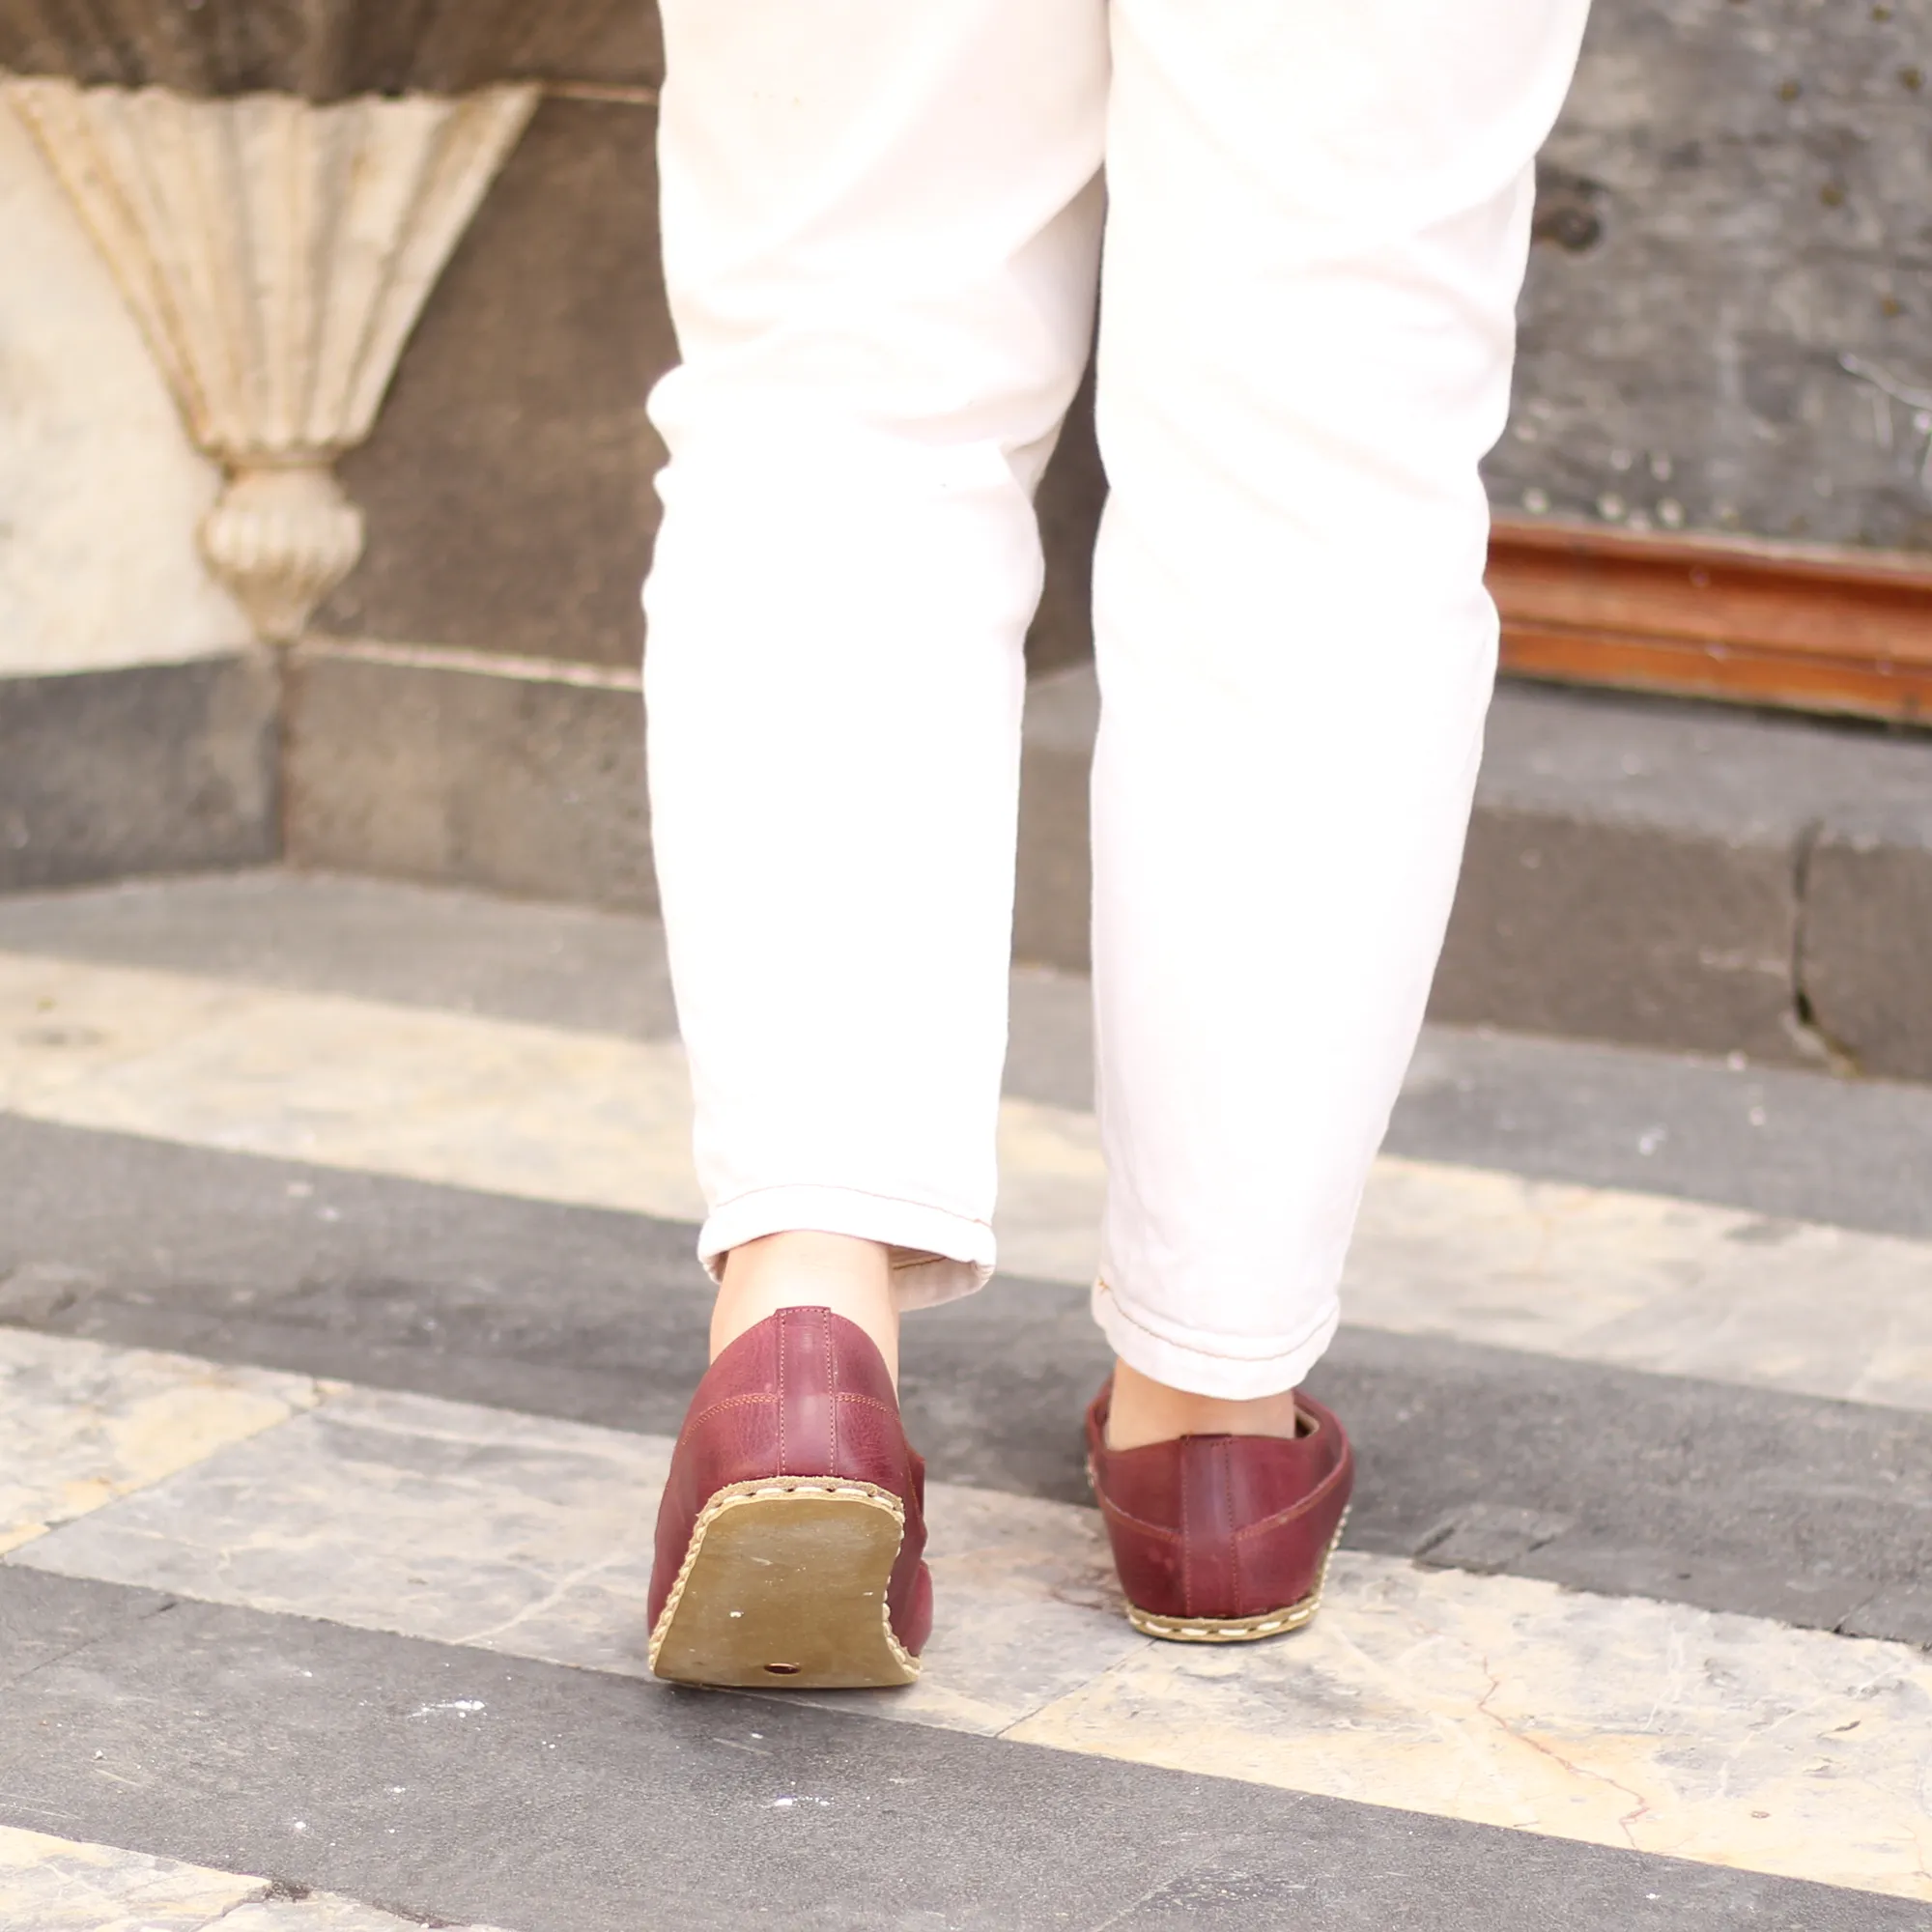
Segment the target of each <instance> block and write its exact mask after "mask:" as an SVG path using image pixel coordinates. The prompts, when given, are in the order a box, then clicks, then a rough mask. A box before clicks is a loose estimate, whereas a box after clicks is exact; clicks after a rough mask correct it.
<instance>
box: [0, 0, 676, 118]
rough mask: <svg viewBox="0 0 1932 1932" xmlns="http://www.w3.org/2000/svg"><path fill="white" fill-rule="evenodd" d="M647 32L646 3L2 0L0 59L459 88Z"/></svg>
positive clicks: (315, 94) (587, 55)
mask: <svg viewBox="0 0 1932 1932" xmlns="http://www.w3.org/2000/svg"><path fill="white" fill-rule="evenodd" d="M652 39H653V22H652V19H651V16H650V14H649V13H648V11H647V0H0V68H7V69H9V70H11V71H14V72H15V73H28V74H48V75H54V76H58V77H61V78H65V79H68V80H76V81H80V82H81V83H83V84H84V85H91V86H115V87H167V88H172V89H173V90H174V91H175V92H176V93H178V94H188V95H234V94H252V93H277V94H295V95H299V96H301V97H302V98H303V99H308V100H313V101H328V100H339V99H347V98H348V97H350V96H352V95H357V94H410V93H429V94H448V95H457V94H468V93H471V92H473V91H474V90H475V89H477V88H480V87H486V86H492V85H495V84H496V83H497V82H499V81H505V80H534V79H542V78H546V77H553V76H559V75H571V76H575V75H580V74H582V73H583V72H585V71H597V70H598V69H599V68H601V67H602V65H603V63H602V62H601V61H600V60H599V58H598V57H599V55H600V54H608V53H609V52H611V50H612V49H621V50H622V53H623V55H624V56H625V57H626V58H625V60H624V64H625V66H626V67H632V68H634V66H635V61H636V58H637V56H638V55H639V53H640V52H641V53H644V55H645V58H646V59H648V58H649V55H648V51H647V49H648V45H649V43H650V42H651V40H652ZM633 77H636V76H635V74H634V75H633ZM646 77H651V78H654V77H655V76H654V75H651V76H646Z"/></svg>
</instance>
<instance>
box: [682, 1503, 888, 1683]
mask: <svg viewBox="0 0 1932 1932" xmlns="http://www.w3.org/2000/svg"><path fill="white" fill-rule="evenodd" d="M904 1535H905V1506H904V1505H903V1504H902V1503H901V1502H900V1501H899V1499H898V1497H897V1496H895V1495H894V1494H893V1493H892V1492H891V1491H890V1490H881V1489H876V1488H874V1487H873V1486H872V1485H871V1484H870V1483H843V1482H835V1481H830V1480H827V1479H824V1478H820V1479H817V1480H813V1479H811V1478H791V1477H777V1478H774V1479H772V1480H771V1481H768V1482H760V1483H736V1484H733V1485H732V1486H731V1488H729V1489H726V1490H720V1491H719V1492H718V1493H717V1494H716V1495H715V1496H713V1497H712V1498H711V1500H710V1501H709V1502H708V1503H707V1504H706V1505H705V1506H704V1511H703V1514H702V1515H700V1516H699V1517H698V1519H697V1522H696V1525H695V1527H694V1528H693V1530H692V1534H691V1547H690V1548H689V1549H687V1550H686V1552H685V1557H684V1566H683V1568H682V1569H681V1570H680V1571H679V1572H678V1577H677V1582H676V1584H675V1585H674V1586H673V1587H672V1590H671V1593H670V1597H669V1599H668V1601H667V1603H666V1604H665V1606H664V1612H663V1614H662V1615H661V1616H660V1617H659V1618H658V1622H657V1628H656V1629H655V1630H654V1631H653V1632H652V1633H651V1654H650V1662H651V1668H652V1670H653V1671H655V1672H656V1673H657V1675H658V1676H660V1677H668V1678H669V1679H671V1680H672V1681H673V1682H674V1683H678V1684H710V1685H717V1686H721V1687H727V1688H730V1689H734V1690H746V1689H750V1688H753V1687H756V1688H758V1689H760V1690H864V1689H871V1688H876V1687H879V1686H882V1685H894V1684H910V1683H912V1682H913V1681H914V1680H915V1679H916V1678H917V1677H918V1676H919V1660H918V1659H917V1658H916V1657H914V1656H912V1655H911V1654H910V1653H909V1652H908V1651H907V1650H906V1648H905V1646H904V1645H903V1644H901V1643H900V1642H899V1640H898V1639H897V1637H895V1635H894V1634H893V1630H892V1624H891V1621H890V1618H889V1615H888V1612H887V1607H886V1585H887V1583H888V1581H889V1580H890V1579H891V1577H892V1574H893V1565H894V1564H895V1562H896V1561H897V1560H898V1553H899V1545H900V1543H901V1541H902V1540H903V1538H904Z"/></svg>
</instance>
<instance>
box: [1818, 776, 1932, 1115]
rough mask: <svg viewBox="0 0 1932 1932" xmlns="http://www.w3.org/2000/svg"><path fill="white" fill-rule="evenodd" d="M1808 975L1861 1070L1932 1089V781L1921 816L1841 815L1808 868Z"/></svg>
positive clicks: (1835, 1037) (1876, 810) (1832, 1032)
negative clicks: (1924, 1083)
mask: <svg viewBox="0 0 1932 1932" xmlns="http://www.w3.org/2000/svg"><path fill="white" fill-rule="evenodd" d="M1804 883H1805V890H1804V935H1803V943H1802V945H1801V948H1800V970H1801V973H1802V975H1803V983H1804V993H1805V997H1806V999H1807V1001H1808V1003H1809V1009H1810V1013H1811V1016H1812V1018H1813V1019H1814V1020H1815V1022H1816V1024H1817V1026H1818V1028H1819V1030H1820V1031H1821V1032H1822V1033H1824V1034H1825V1035H1826V1036H1827V1037H1829V1038H1830V1039H1831V1040H1832V1041H1833V1043H1834V1044H1835V1045H1837V1046H1838V1047H1839V1048H1840V1049H1841V1050H1842V1051H1843V1052H1844V1054H1845V1055H1846V1056H1847V1057H1848V1058H1849V1059H1850V1060H1851V1061H1853V1062H1854V1064H1856V1065H1860V1066H1864V1067H1870V1068H1874V1069H1882V1070H1884V1071H1886V1072H1888V1073H1891V1074H1894V1075H1900V1076H1903V1077H1905V1078H1908V1079H1915V1080H1932V773H1928V775H1927V779H1926V782H1925V784H1924V785H1923V787H1922V788H1921V790H1920V793H1919V796H1918V801H1917V803H1916V807H1910V806H1907V805H1905V804H1903V803H1900V804H1899V805H1898V806H1896V807H1895V808H1893V809H1891V810H1885V809H1883V808H1882V807H1877V806H1874V807H1870V808H1866V809H1865V810H1861V811H1856V812H1851V811H1848V812H1844V813H1840V814H1836V815H1834V816H1833V819H1832V820H1831V821H1830V822H1829V823H1827V824H1826V825H1825V826H1824V827H1823V828H1822V829H1821V831H1820V832H1819V835H1818V838H1817V839H1816V841H1815V842H1814V843H1813V844H1812V846H1811V847H1810V850H1809V853H1808V855H1807V860H1806V865H1805V869H1804Z"/></svg>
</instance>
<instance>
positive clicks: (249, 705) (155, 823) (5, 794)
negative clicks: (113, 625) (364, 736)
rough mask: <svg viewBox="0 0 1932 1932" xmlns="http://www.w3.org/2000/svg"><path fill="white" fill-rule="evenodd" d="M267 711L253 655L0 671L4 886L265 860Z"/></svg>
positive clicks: (269, 778)
mask: <svg viewBox="0 0 1932 1932" xmlns="http://www.w3.org/2000/svg"><path fill="white" fill-rule="evenodd" d="M276 712H277V691H276V675H275V668H274V666H273V664H272V663H271V662H270V660H269V659H268V658H266V657H264V656H261V655H258V654H256V653H254V652H252V651H250V652H242V653H235V654H229V655H224V656H216V657H206V658H195V659H191V660H189V661H187V662H185V663H182V664H154V665H129V666H124V667H120V668H114V669H107V670H75V671H65V672H57V673H50V674H45V675H36V676H14V677H0V893H4V892H18V891H22V890H27V889H32V888H35V887H45V886H70V885H78V884H82V883H84V882H87V881H90V880H96V879H109V878H119V877H123V876H126V875H128V874H130V873H152V872H179V871H192V870H196V869H198V868H201V867H217V866H257V865H261V864H262V863H264V862H265V861H267V860H270V859H273V858H274V857H275V856H276V855H277V851H278V848H279V843H280V834H279V829H278V826H277V823H276V808H277V798H276V789H277V787H276V762H277V755H276V738H277V729H278V727H277V723H276Z"/></svg>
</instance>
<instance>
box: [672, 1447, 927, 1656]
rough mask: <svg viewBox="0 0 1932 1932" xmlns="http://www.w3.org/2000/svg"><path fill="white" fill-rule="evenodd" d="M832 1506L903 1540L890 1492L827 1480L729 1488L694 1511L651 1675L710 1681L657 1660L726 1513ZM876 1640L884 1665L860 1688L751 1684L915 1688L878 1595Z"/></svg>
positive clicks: (901, 1516)
mask: <svg viewBox="0 0 1932 1932" xmlns="http://www.w3.org/2000/svg"><path fill="white" fill-rule="evenodd" d="M801 1500H803V1501H816V1502H822V1501H827V1500H831V1501H835V1502H850V1503H857V1504H860V1505H862V1506H864V1507H867V1508H870V1509H875V1510H877V1511H879V1512H880V1513H881V1514H882V1515H885V1516H889V1517H891V1518H892V1520H893V1523H894V1526H895V1530H896V1531H897V1533H898V1535H899V1537H900V1538H901V1539H902V1538H903V1537H904V1534H905V1504H904V1503H903V1502H902V1501H901V1500H900V1499H899V1498H898V1497H897V1496H895V1494H894V1493H893V1492H892V1491H890V1490H886V1489H881V1488H880V1487H879V1486H878V1485H877V1484H875V1483H861V1482H848V1481H844V1480H842V1479H840V1478H837V1477H830V1476H774V1477H768V1478H766V1479H764V1480H762V1481H756V1482H749V1483H732V1484H729V1485H727V1486H726V1487H725V1488H724V1489H722V1490H719V1491H717V1492H715V1493H714V1494H713V1495H712V1497H711V1499H710V1500H709V1501H708V1502H707V1503H706V1504H705V1505H704V1508H703V1509H702V1510H701V1511H699V1513H698V1517H697V1520H696V1522H695V1523H694V1524H693V1525H692V1531H691V1542H690V1543H689V1545H688V1546H687V1547H686V1548H685V1552H684V1561H683V1563H681V1564H680V1565H679V1566H678V1573H677V1579H676V1581H675V1582H673V1583H672V1585H671V1591H670V1595H669V1596H668V1598H667V1599H666V1600H665V1606H664V1608H663V1610H662V1611H660V1612H659V1615H658V1620H657V1623H656V1624H655V1625H654V1626H653V1628H652V1631H651V1641H650V1653H649V1664H650V1668H651V1671H652V1673H653V1674H654V1675H657V1676H662V1677H667V1678H668V1680H669V1681H670V1682H673V1683H696V1682H704V1681H710V1680H704V1679H698V1678H695V1677H689V1676H686V1675H685V1674H683V1673H682V1672H669V1671H663V1670H660V1669H659V1667H658V1665H659V1659H660V1657H661V1655H662V1653H663V1651H664V1648H665V1644H666V1641H667V1639H668V1637H669V1635H670V1634H671V1627H672V1625H673V1624H674V1623H675V1621H676V1618H677V1612H678V1609H679V1607H680V1606H681V1605H682V1604H683V1602H684V1598H685V1591H686V1588H687V1586H688V1585H689V1584H690V1582H691V1578H692V1575H693V1572H694V1571H695V1570H696V1566H697V1562H698V1558H699V1556H700V1554H701V1553H702V1551H703V1548H704V1541H705V1537H706V1535H707V1534H708V1533H709V1531H710V1530H711V1529H712V1527H713V1526H714V1525H715V1524H716V1523H717V1522H718V1520H720V1518H722V1517H724V1516H725V1514H726V1513H727V1512H728V1511H732V1510H737V1509H742V1508H744V1507H746V1506H748V1505H752V1504H759V1503H766V1504H773V1503H776V1504H784V1503H787V1502H797V1501H801ZM877 1634H878V1636H879V1637H881V1638H883V1640H884V1651H885V1658H886V1663H885V1664H884V1666H882V1667H881V1668H880V1669H878V1670H876V1671H868V1672H867V1673H866V1675H865V1682H864V1684H863V1685H862V1684H855V1683H852V1682H850V1681H848V1680H847V1679H845V1678H840V1679H839V1681H838V1685H837V1686H833V1685H828V1684H827V1683H826V1682H825V1681H824V1679H823V1677H822V1676H821V1675H819V1674H818V1673H813V1672H803V1673H801V1674H800V1675H798V1676H797V1677H783V1678H777V1677H770V1676H764V1677H760V1678H758V1679H757V1680H755V1681H756V1682H757V1683H758V1685H759V1687H760V1688H762V1689H769V1690H826V1689H830V1688H844V1689H860V1688H867V1687H869V1688H879V1687H890V1686H897V1685H905V1684H912V1683H915V1682H916V1681H917V1680H918V1678H919V1674H920V1661H919V1659H918V1658H916V1657H915V1656H913V1654H912V1653H911V1652H910V1651H909V1650H907V1649H906V1647H905V1646H904V1645H903V1644H902V1643H900V1641H899V1640H898V1637H897V1636H896V1635H895V1634H894V1631H893V1625H892V1613H891V1610H890V1609H889V1607H888V1606H887V1604H886V1597H885V1592H884V1590H883V1589H882V1590H881V1591H880V1593H879V1631H878V1633H877ZM871 1638H872V1634H871V1633H869V1632H868V1633H867V1635H866V1639H865V1640H866V1641H867V1642H869V1641H871Z"/></svg>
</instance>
